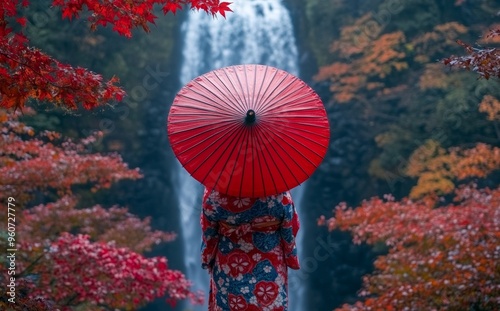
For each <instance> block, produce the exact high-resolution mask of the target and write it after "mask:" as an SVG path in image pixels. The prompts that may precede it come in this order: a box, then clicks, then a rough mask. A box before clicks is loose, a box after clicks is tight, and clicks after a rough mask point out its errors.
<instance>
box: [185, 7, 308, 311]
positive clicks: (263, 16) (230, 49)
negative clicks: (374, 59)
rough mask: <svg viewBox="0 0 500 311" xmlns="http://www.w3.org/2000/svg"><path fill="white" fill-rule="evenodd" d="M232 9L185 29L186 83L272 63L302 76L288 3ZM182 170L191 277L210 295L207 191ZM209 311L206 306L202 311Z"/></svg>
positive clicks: (294, 303)
mask: <svg viewBox="0 0 500 311" xmlns="http://www.w3.org/2000/svg"><path fill="white" fill-rule="evenodd" d="M231 8H232V10H233V11H234V12H232V13H231V12H228V14H227V18H226V19H224V18H222V17H220V16H219V17H217V18H215V19H214V18H213V17H212V16H210V15H208V14H205V13H202V12H194V11H193V12H190V13H189V16H188V17H187V20H186V21H185V22H184V24H183V26H182V32H183V36H184V46H183V50H182V53H183V54H182V57H183V62H182V66H181V73H180V82H181V84H182V85H184V84H186V83H188V82H189V81H190V80H191V79H193V78H195V77H197V76H199V75H201V74H204V73H206V72H208V71H210V70H213V69H217V68H221V67H225V66H230V65H236V64H263V65H269V66H273V67H276V68H280V69H283V70H285V71H288V72H290V73H292V74H294V75H297V76H298V75H299V69H298V54H297V47H296V44H295V38H294V33H293V27H292V21H291V19H290V15H289V13H288V11H287V10H286V8H285V7H284V6H283V4H282V2H281V1H280V0H244V1H235V2H233V3H232V4H231ZM178 172H179V176H178V178H179V180H178V186H179V195H180V209H181V215H182V216H181V221H182V228H183V232H182V236H183V239H184V245H185V254H184V256H185V263H186V268H187V276H188V278H189V279H190V280H192V281H193V283H194V287H195V289H201V290H203V291H205V292H206V293H208V283H209V279H208V274H207V272H206V271H204V270H202V269H201V268H200V265H201V263H200V243H201V230H200V226H199V216H200V208H201V194H202V191H203V190H202V186H201V185H200V184H199V183H198V182H197V181H195V180H194V179H193V178H191V177H190V176H189V175H188V174H187V173H186V172H185V170H184V169H182V168H181V167H180V165H179V170H178ZM303 188H304V187H303V186H302V187H297V188H296V189H294V191H292V195H293V196H294V200H295V203H296V205H297V206H298V209H299V211H300V198H301V197H302V189H303ZM299 213H300V212H299ZM298 243H299V244H300V235H299V237H298ZM299 251H300V250H299ZM291 277H292V278H293V277H294V275H293V274H292V275H291ZM290 291H291V292H290V310H291V311H294V310H301V309H300V307H299V306H300V302H299V297H302V296H303V295H302V293H301V287H297V286H295V287H294V288H292V287H291V288H290ZM191 309H195V308H191ZM206 309H207V307H206V306H204V307H202V308H199V309H197V310H206Z"/></svg>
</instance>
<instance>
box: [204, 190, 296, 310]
mask: <svg viewBox="0 0 500 311" xmlns="http://www.w3.org/2000/svg"><path fill="white" fill-rule="evenodd" d="M201 225H202V229H203V243H202V265H203V267H204V268H208V269H209V270H210V272H211V274H212V277H211V284H210V291H211V294H210V302H209V310H269V311H271V310H287V300H288V299H287V266H288V267H291V268H293V269H298V268H299V264H298V260H297V254H296V249H295V235H296V233H297V230H298V227H299V224H298V218H297V214H296V212H295V208H294V206H293V202H292V198H291V196H290V193H289V192H285V193H282V194H279V195H273V196H269V197H266V198H261V199H250V198H235V197H228V196H224V195H221V194H219V193H218V192H216V191H212V192H208V191H206V192H205V195H204V198H203V209H202V217H201Z"/></svg>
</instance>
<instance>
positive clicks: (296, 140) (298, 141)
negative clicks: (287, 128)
mask: <svg viewBox="0 0 500 311" xmlns="http://www.w3.org/2000/svg"><path fill="white" fill-rule="evenodd" d="M269 130H272V129H269ZM276 135H278V134H276ZM287 136H288V137H289V135H287ZM300 137H301V138H303V139H307V140H309V141H310V142H314V143H316V142H315V141H314V140H312V139H308V138H306V137H304V136H300ZM294 141H295V142H296V143H298V144H299V145H301V146H302V147H304V148H306V149H309V148H308V147H307V146H306V145H304V144H303V143H301V142H300V140H298V139H295V140H294ZM320 146H322V147H323V145H320ZM310 151H311V152H313V153H314V154H315V155H317V156H318V157H320V158H321V157H322V155H319V154H318V153H317V152H316V151H314V150H310ZM304 158H305V159H307V161H308V162H309V163H311V164H312V165H314V166H315V167H317V165H316V164H314V163H313V162H311V160H310V159H309V158H306V157H304Z"/></svg>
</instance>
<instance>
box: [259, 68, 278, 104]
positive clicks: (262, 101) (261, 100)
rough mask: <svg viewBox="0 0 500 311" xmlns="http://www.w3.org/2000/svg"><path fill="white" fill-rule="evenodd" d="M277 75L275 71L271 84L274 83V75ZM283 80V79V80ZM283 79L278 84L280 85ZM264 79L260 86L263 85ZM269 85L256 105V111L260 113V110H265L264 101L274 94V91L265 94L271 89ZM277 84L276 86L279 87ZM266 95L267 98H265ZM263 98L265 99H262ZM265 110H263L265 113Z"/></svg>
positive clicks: (269, 84)
mask: <svg viewBox="0 0 500 311" xmlns="http://www.w3.org/2000/svg"><path fill="white" fill-rule="evenodd" d="M265 74H266V75H267V68H266V71H265ZM277 74H278V70H276V72H275V73H274V75H273V76H272V77H271V79H270V80H271V82H272V81H274V78H276V75H277ZM283 79H285V78H283ZM283 79H282V80H281V81H280V82H279V84H281V82H282V81H283ZM264 81H265V80H264V79H262V84H263V83H264ZM271 84H272V83H268V84H267V86H266V89H265V90H264V93H263V94H262V97H261V98H260V101H259V102H258V104H257V105H256V107H258V110H259V111H260V108H261V107H262V108H266V107H265V102H266V100H267V99H268V98H269V97H270V96H271V95H272V94H273V93H274V89H273V90H271V91H270V93H269V94H267V92H268V91H269V88H270V87H271ZM279 84H278V85H279ZM265 95H267V96H265ZM264 96H265V97H264ZM265 111H266V110H264V112H265Z"/></svg>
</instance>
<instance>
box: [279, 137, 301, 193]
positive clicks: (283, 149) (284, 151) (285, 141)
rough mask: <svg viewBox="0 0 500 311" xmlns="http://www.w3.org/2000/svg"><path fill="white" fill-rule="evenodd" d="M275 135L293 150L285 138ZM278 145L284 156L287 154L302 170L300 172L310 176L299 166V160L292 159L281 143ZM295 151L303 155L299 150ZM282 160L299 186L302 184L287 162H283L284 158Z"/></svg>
mask: <svg viewBox="0 0 500 311" xmlns="http://www.w3.org/2000/svg"><path fill="white" fill-rule="evenodd" d="M275 135H276V136H277V137H278V138H280V140H281V141H282V142H283V143H285V144H287V145H288V146H290V147H292V148H293V146H292V145H291V144H290V143H289V142H288V141H287V140H286V139H284V138H283V137H281V135H278V133H275ZM272 145H273V146H274V144H272ZM277 145H278V146H279V147H280V148H281V150H282V151H283V153H284V154H286V155H287V156H288V158H289V159H291V160H292V162H294V163H295V165H296V166H298V167H299V168H300V170H301V171H302V172H303V173H304V174H305V175H307V176H309V174H308V173H307V172H306V171H305V170H304V168H303V167H302V166H301V165H299V163H298V162H297V160H296V159H295V158H294V157H292V156H291V155H290V154H289V153H288V152H287V151H286V150H285V148H283V147H282V146H281V144H279V143H278V144H277ZM273 148H274V147H273ZM293 149H294V150H295V151H296V152H297V153H298V154H299V155H302V154H301V153H300V152H299V151H297V149H295V148H293ZM274 150H275V151H276V149H274ZM276 153H278V152H277V151H276ZM302 157H304V158H305V156H303V155H302ZM280 159H282V162H283V163H284V164H285V166H286V168H287V169H288V171H289V172H290V173H291V175H292V176H293V177H294V179H295V181H296V182H297V183H298V184H300V181H299V180H298V179H297V176H296V175H295V174H294V172H293V171H292V170H291V169H290V167H289V166H288V165H286V162H285V161H283V158H282V157H280ZM287 187H288V185H287Z"/></svg>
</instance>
